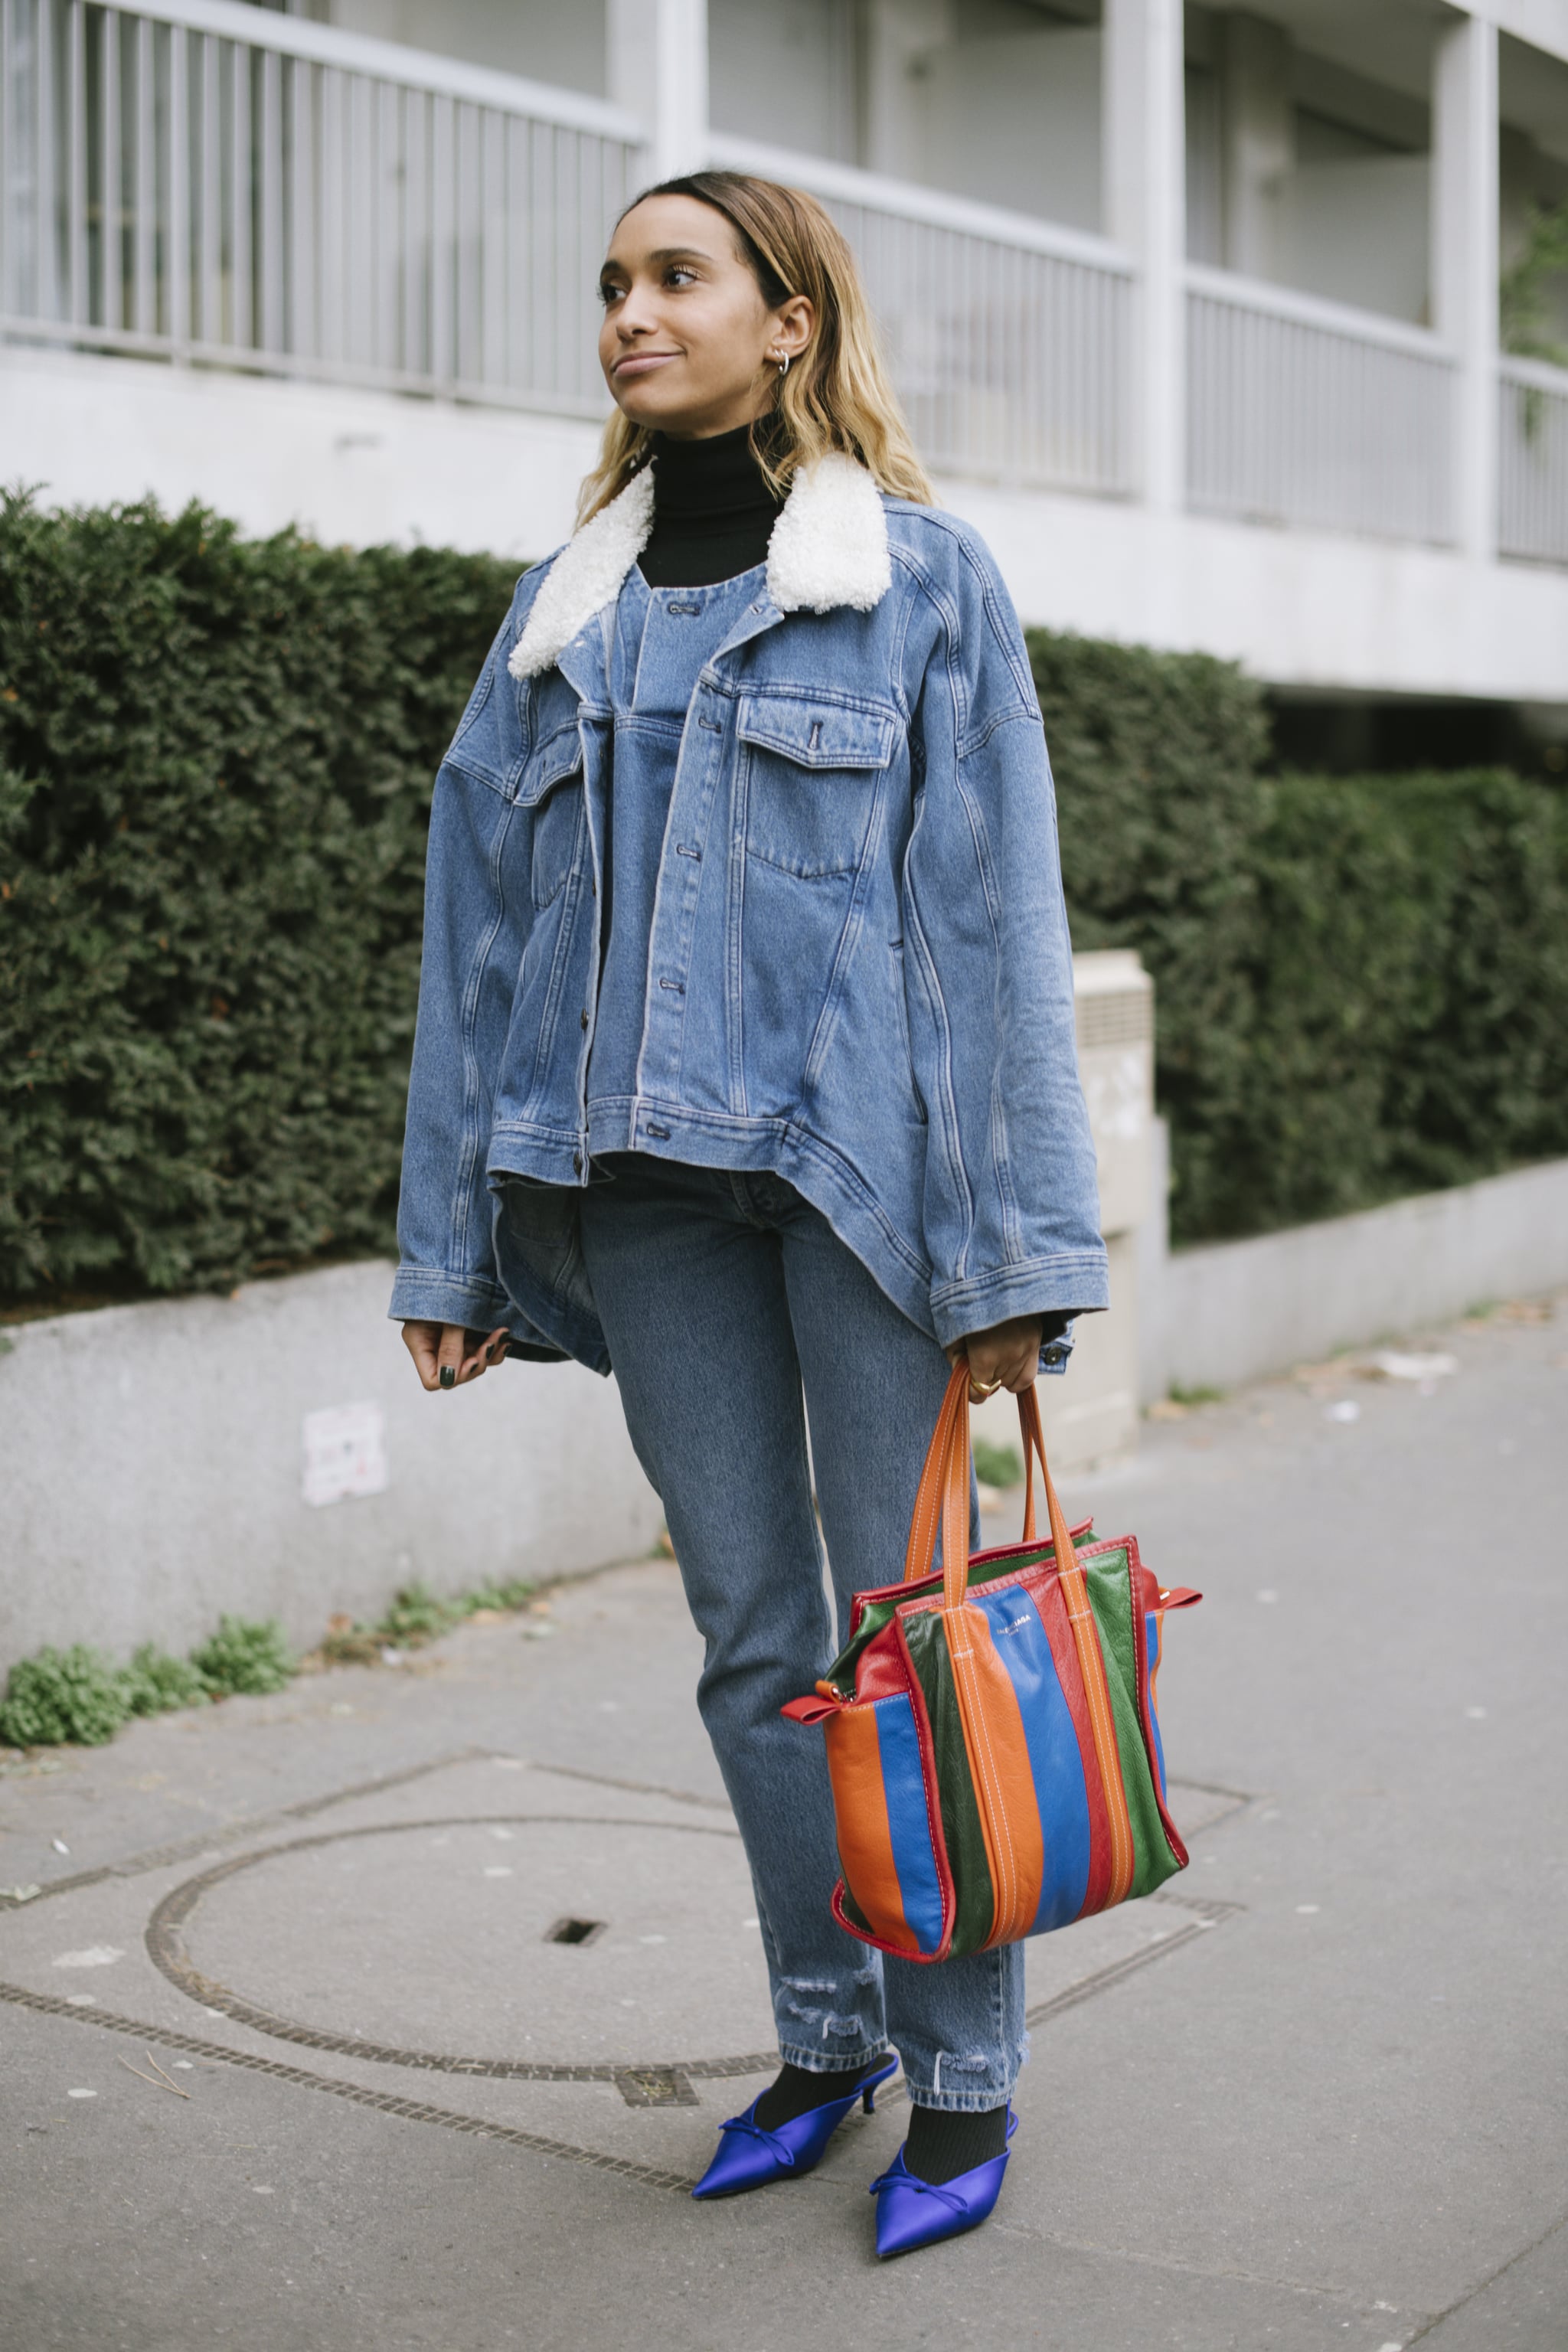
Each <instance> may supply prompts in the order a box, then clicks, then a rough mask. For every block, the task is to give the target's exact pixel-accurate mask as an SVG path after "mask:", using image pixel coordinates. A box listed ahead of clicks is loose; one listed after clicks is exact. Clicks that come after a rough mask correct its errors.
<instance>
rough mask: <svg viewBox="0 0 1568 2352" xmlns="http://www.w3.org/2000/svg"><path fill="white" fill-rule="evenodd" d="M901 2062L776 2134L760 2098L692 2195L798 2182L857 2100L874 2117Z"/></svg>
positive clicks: (727, 2128)
mask: <svg viewBox="0 0 1568 2352" xmlns="http://www.w3.org/2000/svg"><path fill="white" fill-rule="evenodd" d="M898 2063H899V2062H898V2060H897V2059H896V2058H889V2061H888V2063H887V2064H886V2065H885V2066H883V2067H882V2068H880V2069H879V2072H878V2073H877V2074H869V2075H868V2076H867V2078H866V2080H865V2081H864V2082H862V2083H858V2084H856V2086H855V2088H854V2089H853V2090H852V2091H851V2092H850V2094H849V2095H848V2097H847V2099H829V2100H827V2101H826V2103H825V2104H824V2105H822V2106H820V2107H812V2108H810V2109H808V2111H807V2112H806V2113H805V2115H804V2116H794V2117H792V2119H791V2120H790V2121H789V2122H788V2123H786V2124H780V2125H779V2126H777V2128H776V2129H775V2130H773V2131H768V2130H767V2129H766V2128H765V2127H764V2126H763V2125H762V2124H760V2123H758V2121H757V2108H758V2106H759V2105H760V2104H761V2101H762V2097H763V2094H762V2093H759V2094H758V2096H757V2097H756V2098H755V2099H753V2100H752V2104H751V2105H750V2106H749V2107H748V2108H747V2109H746V2112H745V2114H744V2115H743V2116H731V2117H730V2120H729V2122H728V2123H726V2124H722V2125H721V2126H720V2130H719V2146H718V2148H717V2149H716V2151H715V2152H714V2157H713V2161H712V2163H711V2164H710V2166H709V2168H708V2169H707V2171H706V2172H705V2173H704V2174H703V2176H702V2178H701V2179H700V2181H699V2182H698V2184H697V2186H696V2188H695V2189H693V2190H692V2192H691V2194H692V2195H693V2197H739V2196H741V2195H742V2192H743V2191H744V2190H746V2189H765V2188H766V2187H767V2185H768V2183H769V2182H770V2181H771V2180H791V2179H799V2178H800V2176H801V2174H802V2173H805V2172H809V2171H810V2170H811V2169H812V2168H813V2166H814V2165H817V2164H820V2163H821V2161H822V2158H823V2157H824V2155H825V2154H826V2148H827V2143H828V2141H829V2140H830V2139H831V2138H832V2137H833V2135H834V2133H835V2132H836V2131H837V2128H838V2126H839V2125H840V2124H841V2123H842V2122H843V2121H844V2118H845V2116H847V2114H848V2113H849V2110H850V2108H851V2107H852V2106H853V2105H855V2102H856V2100H857V2099H859V2100H860V2101H861V2102H862V2104H863V2105H864V2106H865V2109H866V2113H867V2114H868V2115H869V2114H870V2113H871V2111H872V2109H873V2107H874V2105H875V2104H876V2092H877V2088H878V2085H879V2084H882V2083H885V2082H886V2081H887V2079H888V2077H889V2074H894V2073H895V2072H896V2071H897V2068H898ZM994 2201H995V2200H994V2199H993V2202H994ZM987 2210H989V2208H988V2209H987Z"/></svg>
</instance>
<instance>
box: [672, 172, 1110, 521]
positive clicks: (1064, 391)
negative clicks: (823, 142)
mask: <svg viewBox="0 0 1568 2352" xmlns="http://www.w3.org/2000/svg"><path fill="white" fill-rule="evenodd" d="M710 152H711V153H712V155H713V160H714V161H715V163H723V164H728V165H730V166H731V167H732V168H734V169H736V170H739V171H751V172H759V173H763V174H765V175H766V176H768V177H769V178H773V179H782V180H788V181H792V182H793V183H794V184H795V185H796V186H798V187H803V188H807V189H809V190H810V191H811V193H812V194H814V195H816V196H819V197H820V198H821V200H822V202H823V203H824V204H825V205H826V207H827V209H828V211H829V212H830V213H831V214H832V215H833V216H834V218H835V219H836V220H837V223H838V226H839V227H840V228H841V229H842V230H843V231H844V234H845V236H847V238H848V240H849V242H850V244H851V245H852V246H853V247H854V248H855V251H856V255H857V257H858V260H859V263H860V267H861V269H862V271H863V272H864V275H865V278H866V285H867V290H868V293H869V295H870V299H871V305H872V308H873V310H875V311H876V313H877V316H878V318H879V320H880V322H881V327H882V332H883V337H884V341H885V342H886V345H887V349H888V356H889V362H890V364H891V368H892V373H893V377H894V380H895V382H896V383H897V385H898V388H899V392H900V396H901V398H902V400H903V403H904V406H905V409H906V410H907V412H908V415H909V418H910V426H911V428H912V430H913V433H914V436H915V439H916V441H917V443H918V444H919V446H920V449H921V455H922V456H923V457H926V458H927V459H929V461H930V462H931V465H933V466H935V467H940V468H942V470H943V471H946V472H951V473H955V474H971V475H982V476H985V477H989V478H994V479H999V480H1002V481H1006V482H1016V483H1026V484H1031V485H1039V486H1045V487H1052V488H1063V489H1074V490H1089V491H1100V492H1125V491H1128V490H1131V488H1132V487H1133V483H1132V476H1131V432H1130V429H1129V422H1128V403H1129V399H1130V397H1131V349H1130V345H1131V304H1132V268H1131V262H1130V261H1129V260H1128V258H1127V257H1126V256H1125V255H1124V254H1121V253H1120V252H1119V251H1118V250H1117V248H1116V247H1114V246H1111V245H1107V244H1105V243H1103V242H1102V241H1101V240H1100V238H1098V237H1090V236H1079V235H1078V234H1077V233H1076V232H1075V231H1073V230H1071V229H1067V228H1057V227H1054V226H1051V225H1050V224H1049V223H1047V222H1045V221H1035V220H1030V219H1028V218H1026V217H1025V216H1024V215H1016V214H1012V213H1005V212H1000V211H994V210H993V209H992V208H991V207H990V206H989V205H974V204H969V203H966V202H965V201H964V200H963V198H961V197H956V196H948V195H942V194H937V193H935V192H934V191H932V190H930V189H926V188H921V187H917V186H915V185H913V184H910V183H909V182H906V181H899V180H889V179H883V178H881V177H880V176H879V174H877V173H871V172H861V171H857V170H855V169H852V168H851V167H850V166H848V165H845V164H836V163H826V162H824V161H822V160H821V159H820V158H818V157H816V156H806V155H797V154H795V153H793V152H786V151H784V150H783V149H778V148H773V147H765V146H761V145H759V144H757V143H756V142H753V141H751V140H741V139H731V138H715V139H714V140H712V141H711V142H710Z"/></svg>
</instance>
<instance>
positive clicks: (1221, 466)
mask: <svg viewBox="0 0 1568 2352" xmlns="http://www.w3.org/2000/svg"><path fill="white" fill-rule="evenodd" d="M1187 285H1188V293H1187V499H1188V504H1189V505H1190V506H1192V507H1193V508H1194V509H1197V510H1198V511H1200V512H1203V513H1206V514H1218V515H1231V516H1236V517H1238V518H1242V519H1245V520H1249V521H1262V522H1274V523H1287V524H1295V525H1298V526H1300V527H1305V528H1307V529H1313V530H1336V531H1353V532H1364V533H1367V534H1369V535H1371V536H1372V537H1374V538H1379V539H1405V540H1417V541H1428V542H1435V543H1437V544H1442V543H1444V542H1446V541H1451V540H1452V538H1453V536H1454V525H1455V506H1454V385H1455V376H1456V366H1455V362H1454V360H1453V357H1452V355H1451V354H1450V353H1449V352H1447V351H1446V350H1445V348H1444V346H1443V345H1442V344H1441V343H1439V342H1438V341H1437V340H1436V337H1435V336H1433V335H1430V334H1427V333H1426V332H1425V331H1423V330H1422V329H1420V328H1418V327H1404V326H1401V325H1399V324H1398V322H1397V321H1395V320H1388V319H1381V318H1378V317H1375V316H1374V315H1373V314H1372V313H1371V312H1368V311H1362V310H1349V309H1343V308H1342V307H1341V306H1340V305H1339V304H1337V303H1330V302H1321V301H1318V300H1317V299H1314V298H1312V297H1310V296H1308V295H1302V294H1294V293H1289V292H1287V291H1286V290H1285V289H1283V288H1282V287H1277V286H1265V285H1261V284H1259V283H1258V281H1257V280H1256V279H1245V278H1233V277H1231V276H1229V275H1227V274H1226V273H1224V272H1222V271H1219V270H1211V269H1198V268H1193V269H1190V270H1189V271H1188V273H1187Z"/></svg>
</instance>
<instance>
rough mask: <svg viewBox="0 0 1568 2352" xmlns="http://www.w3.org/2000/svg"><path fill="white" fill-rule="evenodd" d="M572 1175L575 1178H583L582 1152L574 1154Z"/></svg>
mask: <svg viewBox="0 0 1568 2352" xmlns="http://www.w3.org/2000/svg"><path fill="white" fill-rule="evenodd" d="M572 1173H573V1175H574V1176H581V1174H582V1173H583V1155H582V1153H581V1152H580V1151H574V1153H573V1154H572Z"/></svg>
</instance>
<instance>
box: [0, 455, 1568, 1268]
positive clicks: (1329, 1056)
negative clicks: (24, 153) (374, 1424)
mask: <svg viewBox="0 0 1568 2352" xmlns="http://www.w3.org/2000/svg"><path fill="white" fill-rule="evenodd" d="M511 576H512V573H511V567H510V566H509V565H506V564H503V563H500V562H495V561H492V560H490V559H489V558H485V557H473V556H459V555H454V554H451V553H447V552H442V551H432V550H428V549H421V550H416V551H414V552H412V553H400V552H397V551H393V550H388V549H371V550H369V551H363V552H360V553H355V552H353V551H346V550H332V549H326V548H321V547H316V546H313V545H311V544H310V542H309V541H304V540H301V539H300V538H298V537H296V536H295V535H293V534H289V533H286V534H284V535H282V536H280V537H279V538H276V539H272V540H266V541H246V540H243V539H241V538H240V537H239V535H238V534H237V531H236V530H234V529H233V527H232V526H231V525H229V524H227V523H226V522H223V521H221V520H218V519H217V518H216V517H215V516H213V515H211V514H208V513H205V512H203V511H202V510H201V509H196V508H192V509H188V510H187V511H186V512H185V513H184V514H183V515H181V516H179V517H177V518H175V519H174V520H167V519H165V518H163V516H161V515H160V514H159V513H158V512H157V510H156V509H153V508H151V507H147V506H138V507H130V508H125V509H89V510H86V511H83V512H80V513H77V514H70V515H65V516H46V515H44V514H42V513H40V512H39V511H38V509H37V508H36V507H35V506H34V505H32V504H31V503H30V502H29V501H28V500H27V499H23V498H10V499H6V500H5V503H4V506H3V508H0V1086H3V1087H4V1098H3V1105H0V1295H3V1296H5V1297H10V1298H12V1299H21V1300H39V1301H58V1300H59V1299H61V1298H62V1297H70V1296H72V1295H73V1294H74V1295H77V1296H80V1295H84V1294H85V1295H94V1296H102V1295H108V1294H115V1295H121V1294H124V1295H133V1294H136V1293H139V1292H146V1291H175V1290H189V1289H215V1288H227V1287H229V1286H232V1285H233V1284H234V1283H236V1282H237V1281H239V1280H242V1279H244V1278H246V1277H247V1276H252V1275H255V1274H258V1273H266V1272H268V1271H272V1270H276V1269H279V1268H281V1267H284V1266H289V1265H300V1264H302V1263H305V1262H308V1261H310V1260H311V1259H313V1258H318V1257H320V1256H321V1255H323V1254H345V1255H347V1254H353V1253H363V1252H366V1251H372V1250H381V1249H384V1248H386V1247H387V1246H388V1245H389V1244H390V1240H391V1234H392V1217H393V1207H394V1202H395V1189H396V1173H397V1158H398V1146H399V1138H400V1128H401V1119H402V1107H403V1093H404V1084H405V1072H406V1067H407V1060H408V1051H409V1044H410V1040H411V1036H412V1031H413V1021H414V1006H415V992H416V973H417V967H418V955H419V910H420V878H421V869H422V865H423V857H424V843H425V831H426V821H427V812H428V806H429V793H430V784H431V780H432V776H433V773H434V770H435V767H436V763H437V760H438V758H439V756H440V752H441V750H442V748H443V746H444V744H445V742H446V740H447V736H448V734H449V731H450V730H451V727H452V725H453V723H454V721H455V719H456V717H457V715H458V711H459V710H460V709H461V708H462V705H463V702H464V699H465V698H466V696H467V693H468V688H469V686H470V684H471V682H472V679H473V677H474V676H475V673H476V672H477V670H478V668H479V664H480V662H481V661H482V659H483V657H484V654H485V650H486V647H487V646H488V645H489V641H490V638H491V636H492V635H493V632H494V630H495V627H496V625H497V624H498V622H499V621H500V617H501V615H502V614H503V613H504V611H505V609H506V605H507V602H508V598H509V595H510V587H511ZM1030 650H1031V655H1032V657H1033V660H1034V665H1035V675H1036V679H1037V685H1038V688H1039V693H1040V700H1041V705H1042V708H1043V709H1044V711H1045V716H1046V723H1047V733H1048V736H1049V739H1050V742H1051V749H1052V755H1053V761H1054V764H1055V768H1056V773H1057V782H1058V793H1059V796H1060V803H1061V831H1062V851H1063V862H1064V868H1065V872H1066V877H1067V889H1068V903H1069V906H1070V908H1071V911H1072V917H1073V929H1074V936H1075V939H1076V940H1077V942H1078V944H1079V946H1080V947H1101V946H1123V945H1125V946H1131V947H1136V948H1137V949H1139V950H1141V951H1142V954H1143V956H1144V959H1145V961H1147V963H1148V964H1149V966H1150V969H1151V970H1152V972H1153V974H1154V978H1155V982H1156V985H1157V988H1158V990H1159V1056H1158V1087H1159V1093H1160V1097H1161V1101H1162V1104H1163V1108H1165V1110H1166V1111H1167V1112H1168V1114H1169V1115H1170V1118H1171V1120H1172V1126H1173V1158H1174V1166H1175V1174H1176V1191H1175V1194H1174V1198H1173V1217H1174V1223H1175V1229H1176V1232H1177V1234H1178V1236H1180V1237H1182V1238H1186V1239H1196V1238H1199V1237H1202V1236H1205V1235H1213V1234H1236V1233H1245V1232H1250V1231H1256V1230H1259V1229H1262V1228H1265V1227H1268V1226H1270V1225H1277V1224H1281V1223H1291V1222H1294V1221H1295V1220H1297V1219H1300V1218H1304V1217H1311V1216H1320V1215H1325V1214H1331V1213H1334V1212H1336V1211H1339V1210H1343V1209H1347V1208H1352V1207H1356V1206H1359V1205H1362V1204H1363V1203H1364V1202H1369V1201H1373V1200H1377V1199H1380V1198H1384V1197H1387V1196H1388V1195H1389V1194H1391V1193H1394V1192H1399V1191H1402V1190H1409V1189H1412V1188H1415V1187H1421V1186H1427V1185H1435V1184H1442V1183H1447V1182H1453V1181H1460V1180H1462V1179H1464V1178H1466V1177H1468V1176H1472V1175H1476V1174H1479V1173H1482V1172H1485V1171H1489V1170H1491V1169H1495V1168H1500V1167H1505V1166H1508V1165H1510V1164H1511V1163H1513V1162H1516V1161H1518V1160H1523V1159H1528V1158H1531V1157H1534V1156H1541V1155H1545V1154H1549V1153H1553V1152H1560V1151H1568V1066H1565V1054H1568V1046H1565V1044H1564V1040H1565V1039H1568V968H1565V957H1568V947H1565V944H1564V942H1565V940H1568V922H1565V920H1564V917H1565V914H1568V889H1565V852H1564V823H1563V802H1562V799H1561V797H1560V796H1558V795H1555V794H1554V793H1552V789H1551V788H1550V787H1546V786H1542V785H1536V784H1529V783H1525V782H1521V781H1520V780H1519V779H1517V778H1515V777H1512V776H1509V775H1505V774H1500V773H1487V774H1472V775H1443V776H1431V777H1411V778H1404V779H1395V780H1389V779H1381V780H1369V781H1366V782H1344V781H1340V780H1329V781H1324V780H1320V779H1312V778H1291V779H1286V780H1283V781H1277V780H1269V779H1268V777H1267V775H1266V773H1265V771H1266V768H1267V763H1268V727H1267V721H1266V719H1265V716H1264V712H1263V709H1262V704H1261V698H1260V694H1259V691H1258V688H1256V687H1255V686H1253V685H1252V684H1251V683H1250V682H1249V681H1247V679H1245V678H1244V677H1242V676H1241V675H1240V674H1239V672H1237V670H1235V669H1234V668H1232V667H1228V666H1227V665H1226V664H1224V663H1220V662H1215V661H1210V660H1207V659H1205V658H1202V657H1198V656H1163V655H1152V654H1148V653H1145V652H1142V651H1140V650H1137V649H1136V648H1129V647H1123V646H1109V645H1102V644H1098V643H1096V642H1094V641H1092V640H1089V639H1080V638H1073V637H1063V636H1056V635H1048V634H1047V633H1044V632H1035V633H1032V635H1031V638H1030Z"/></svg>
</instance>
